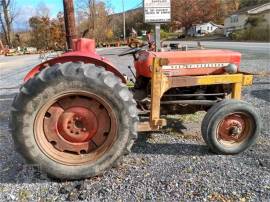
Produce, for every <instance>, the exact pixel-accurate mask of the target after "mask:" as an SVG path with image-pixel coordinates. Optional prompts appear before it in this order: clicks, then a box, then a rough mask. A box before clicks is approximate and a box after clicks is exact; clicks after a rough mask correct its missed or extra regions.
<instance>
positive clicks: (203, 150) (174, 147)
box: [132, 133, 213, 156]
mask: <svg viewBox="0 0 270 202" xmlns="http://www.w3.org/2000/svg"><path fill="white" fill-rule="evenodd" d="M150 138H151V134H150V133H143V134H139V137H138V139H137V141H136V142H135V144H134V146H133V148H132V152H133V153H136V154H164V155H184V156H205V155H213V153H211V152H210V151H209V149H208V147H207V146H206V145H197V144H189V143H187V144H185V143H183V144H182V143H173V144H167V143H164V144H154V143H149V142H147V140H148V139H150Z"/></svg>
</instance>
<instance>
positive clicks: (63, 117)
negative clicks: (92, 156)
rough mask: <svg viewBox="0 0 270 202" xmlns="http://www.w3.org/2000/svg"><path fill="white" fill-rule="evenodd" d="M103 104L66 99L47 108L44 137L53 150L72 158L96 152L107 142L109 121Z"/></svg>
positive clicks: (84, 99) (72, 97)
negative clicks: (73, 155)
mask: <svg viewBox="0 0 270 202" xmlns="http://www.w3.org/2000/svg"><path fill="white" fill-rule="evenodd" d="M105 105H106V103H100V102H98V101H97V100H95V99H92V98H87V97H82V96H70V97H64V98H62V99H59V100H58V101H57V102H55V103H54V104H53V105H51V106H50V107H49V108H48V109H47V111H46V113H45V117H44V123H43V128H44V135H45V137H46V139H47V141H48V142H49V143H50V145H51V146H53V148H54V149H56V150H58V151H60V152H64V153H72V154H77V155H78V154H88V153H91V152H93V151H95V150H97V149H98V148H99V147H101V145H103V143H104V142H105V141H106V139H107V138H108V135H109V134H110V130H111V129H112V128H111V119H110V115H109V112H108V110H107V108H106V107H105Z"/></svg>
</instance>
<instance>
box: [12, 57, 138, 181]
mask: <svg viewBox="0 0 270 202" xmlns="http://www.w3.org/2000/svg"><path fill="white" fill-rule="evenodd" d="M10 120H11V129H12V134H13V139H14V142H15V147H16V148H17V151H18V152H19V153H21V154H22V156H23V157H24V158H25V159H26V160H27V161H28V162H29V163H31V164H37V165H39V166H40V167H41V169H42V170H44V171H45V172H47V173H48V174H49V175H50V176H52V177H55V178H60V179H82V178H87V177H92V176H96V175H99V174H101V173H102V172H104V171H105V170H107V169H109V168H111V167H113V166H114V165H115V164H116V163H117V162H118V161H119V159H121V157H122V156H123V155H124V154H126V153H128V152H129V151H130V149H131V147H132V144H133V142H134V140H135V139H136V138H137V132H136V123H137V121H138V116H137V109H136V102H135V101H134V100H133V96H132V94H131V93H130V92H129V90H128V88H127V87H126V86H125V85H124V84H122V83H121V81H120V79H119V78H117V77H116V76H115V75H114V74H112V73H111V72H107V71H105V70H104V69H103V68H100V67H96V66H95V65H93V64H84V63H71V62H70V63H64V64H57V65H54V66H52V67H47V68H46V69H44V70H42V71H41V72H40V73H39V74H38V75H36V76H35V77H34V78H32V79H30V80H29V81H28V82H26V83H25V84H24V85H23V87H22V88H21V90H20V93H19V94H18V95H17V96H16V98H15V99H14V102H13V107H12V112H11V119H10Z"/></svg>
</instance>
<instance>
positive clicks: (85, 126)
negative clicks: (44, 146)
mask: <svg viewBox="0 0 270 202" xmlns="http://www.w3.org/2000/svg"><path fill="white" fill-rule="evenodd" d="M57 128H58V131H59V133H60V134H61V136H62V137H63V138H64V139H65V140H67V141H69V142H74V143H80V142H86V141H89V140H91V138H92V137H93V136H94V135H95V133H96V132H97V128H98V123H97V117H96V115H95V114H94V113H93V112H92V111H91V110H89V109H87V108H84V107H72V108H70V109H68V110H66V111H65V112H64V113H63V114H62V115H61V116H60V118H59V121H58V124H57Z"/></svg>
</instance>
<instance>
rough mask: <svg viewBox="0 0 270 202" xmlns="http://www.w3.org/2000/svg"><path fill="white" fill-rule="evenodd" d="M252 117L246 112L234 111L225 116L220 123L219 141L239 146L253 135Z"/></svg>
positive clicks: (227, 144)
mask: <svg viewBox="0 0 270 202" xmlns="http://www.w3.org/2000/svg"><path fill="white" fill-rule="evenodd" d="M252 130H253V127H252V118H251V116H249V115H248V114H246V113H233V114H230V115H227V116H226V117H224V118H223V119H222V120H221V121H220V122H219V124H218V128H217V139H218V142H219V143H221V144H223V145H225V146H227V147H232V146H237V145H239V144H242V143H243V142H245V141H246V140H247V139H248V138H250V136H251V135H252Z"/></svg>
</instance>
